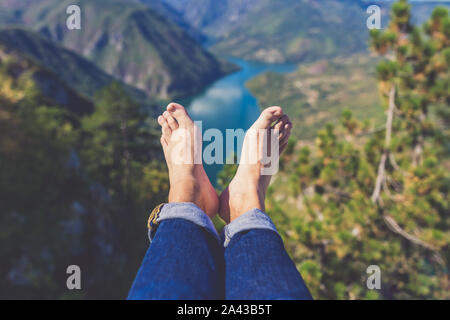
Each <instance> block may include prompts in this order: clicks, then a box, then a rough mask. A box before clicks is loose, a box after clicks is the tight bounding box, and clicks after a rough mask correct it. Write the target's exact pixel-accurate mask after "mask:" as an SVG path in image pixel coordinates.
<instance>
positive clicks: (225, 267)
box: [128, 203, 312, 300]
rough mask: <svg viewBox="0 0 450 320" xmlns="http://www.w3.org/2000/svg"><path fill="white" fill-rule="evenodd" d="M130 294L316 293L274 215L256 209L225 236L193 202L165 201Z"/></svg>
mask: <svg viewBox="0 0 450 320" xmlns="http://www.w3.org/2000/svg"><path fill="white" fill-rule="evenodd" d="M157 221H158V222H159V227H158V229H157V231H156V232H155V233H149V237H150V240H151V244H150V247H149V249H148V251H147V253H146V255H145V257H144V260H143V262H142V265H141V267H140V269H139V271H138V274H137V276H136V279H135V280H134V283H133V285H132V287H131V290H130V292H129V295H128V299H133V300H134V299H167V300H173V299H185V300H192V299H207V300H216V299H233V300H241V299H243V300H259V299H312V297H311V294H310V293H309V290H308V288H307V287H306V285H305V283H304V281H303V279H302V277H301V276H300V274H299V272H298V271H297V269H296V267H295V265H294V263H293V262H292V260H291V259H290V258H289V256H288V254H287V253H286V250H285V248H284V245H283V241H282V239H281V237H280V236H279V235H278V233H277V231H276V229H275V226H274V225H273V223H272V221H271V220H270V218H269V217H268V216H267V215H266V214H264V213H263V212H262V211H260V210H256V209H255V210H252V211H250V212H247V213H245V214H243V215H242V216H241V217H239V218H237V219H235V220H234V221H233V222H231V223H230V224H229V225H227V226H226V227H225V228H224V232H223V236H222V238H220V237H219V235H218V234H217V232H216V231H215V229H214V227H213V224H212V222H211V220H210V219H209V217H208V216H206V214H205V213H203V212H202V211H201V210H200V209H199V208H198V207H197V206H195V205H194V204H192V203H178V204H169V205H165V206H164V207H163V209H162V210H161V213H160V217H158V219H157Z"/></svg>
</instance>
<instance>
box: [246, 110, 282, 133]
mask: <svg viewBox="0 0 450 320" xmlns="http://www.w3.org/2000/svg"><path fill="white" fill-rule="evenodd" d="M282 116H283V109H281V107H269V108H267V109H265V110H264V111H263V112H262V113H261V115H260V116H259V118H258V120H256V122H255V123H254V124H253V128H254V129H268V128H269V127H270V125H271V124H272V123H273V122H274V121H276V120H278V119H280V118H281V117H282Z"/></svg>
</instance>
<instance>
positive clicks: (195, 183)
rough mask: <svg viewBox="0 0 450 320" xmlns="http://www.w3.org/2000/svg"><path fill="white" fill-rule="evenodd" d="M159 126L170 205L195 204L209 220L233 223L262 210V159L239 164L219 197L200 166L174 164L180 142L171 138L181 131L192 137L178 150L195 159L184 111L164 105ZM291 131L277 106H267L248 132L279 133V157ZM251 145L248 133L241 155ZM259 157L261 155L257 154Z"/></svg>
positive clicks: (191, 126) (191, 131) (190, 127)
mask: <svg viewBox="0 0 450 320" xmlns="http://www.w3.org/2000/svg"><path fill="white" fill-rule="evenodd" d="M158 123H159V125H160V126H161V129H162V136H161V144H162V147H163V150H164V156H165V158H166V162H167V166H168V168H169V180H170V191H169V203H173V202H191V203H194V204H196V205H197V206H198V207H199V208H201V209H202V210H203V211H204V212H205V213H206V214H207V215H208V216H209V217H210V218H213V217H214V216H215V215H216V214H217V213H219V215H220V217H221V218H222V219H223V220H224V221H225V222H226V223H230V222H232V221H233V220H234V219H236V218H238V217H239V216H241V215H242V214H244V213H245V212H247V211H249V210H252V209H260V210H262V211H264V210H265V204H264V203H265V197H266V192H267V187H268V186H269V183H270V179H271V176H270V175H262V171H261V169H262V166H263V164H262V162H261V161H260V160H261V159H258V161H255V162H252V163H245V164H243V163H241V164H240V165H239V168H238V170H237V172H236V175H235V176H234V178H233V180H232V181H231V183H230V184H229V186H228V187H227V188H226V189H225V190H224V191H223V192H222V194H221V195H220V197H218V196H217V193H216V191H215V189H214V187H213V186H212V184H211V182H210V181H209V179H208V176H207V175H206V173H205V170H204V168H203V165H202V164H195V163H194V161H188V162H186V163H179V162H177V161H174V157H173V155H174V152H177V153H179V152H180V143H179V141H174V140H175V138H174V137H175V136H177V133H179V132H180V131H184V132H187V133H189V134H190V135H189V136H190V137H191V140H190V141H186V142H185V143H182V145H181V149H184V150H181V153H184V154H185V155H186V154H188V155H189V156H190V158H191V159H194V157H195V156H194V143H193V142H194V141H193V139H194V137H195V136H196V134H195V130H197V128H196V127H195V125H194V122H193V121H192V119H191V118H190V117H189V115H188V113H187V111H186V109H185V108H184V107H183V106H181V105H179V104H176V103H171V104H169V105H168V106H167V110H166V111H165V112H164V113H163V114H162V115H161V116H159V117H158ZM291 128H292V124H291V122H290V121H289V118H288V117H287V115H283V110H282V109H281V108H280V107H270V108H267V109H265V110H264V111H263V112H262V113H261V115H260V117H259V118H258V120H256V122H255V123H254V124H253V125H252V128H251V129H255V131H254V132H257V133H258V132H262V131H263V130H269V131H270V130H271V129H275V130H276V131H277V132H278V133H279V134H278V138H277V139H278V145H279V154H281V152H282V151H283V150H284V149H285V148H286V146H287V143H288V139H289V136H290V132H291ZM178 130H179V131H178ZM257 138H258V139H259V138H260V137H257ZM200 143H201V142H200ZM251 143H252V141H250V137H249V135H248V134H247V135H246V137H245V139H244V145H243V150H242V154H245V152H246V150H245V149H248V148H250V147H251V146H250V144H251ZM197 147H198V145H197ZM175 148H176V149H177V150H176V151H175ZM200 150H201V147H200ZM247 151H250V150H247ZM250 152H251V151H250ZM258 157H260V156H259V155H258Z"/></svg>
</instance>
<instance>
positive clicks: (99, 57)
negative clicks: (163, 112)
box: [0, 0, 229, 98]
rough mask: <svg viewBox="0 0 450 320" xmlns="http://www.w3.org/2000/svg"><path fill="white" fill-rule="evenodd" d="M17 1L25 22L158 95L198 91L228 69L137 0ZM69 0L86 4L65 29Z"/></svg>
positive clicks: (164, 95) (135, 84) (126, 79)
mask: <svg viewBox="0 0 450 320" xmlns="http://www.w3.org/2000/svg"><path fill="white" fill-rule="evenodd" d="M5 1H6V2H9V1H8V0H3V2H5ZM22 1H23V3H26V1H24V0H22ZM1 2H2V1H1V0H0V4H1ZM19 2H20V1H19ZM19 4H20V3H19ZM19 4H14V3H13V4H10V7H11V8H14V7H16V10H17V11H20V10H21V11H20V12H21V14H20V19H21V21H22V23H25V24H26V25H27V26H30V27H31V28H33V29H34V30H38V31H40V32H41V33H43V34H44V35H46V36H47V37H48V38H49V39H51V40H54V41H56V42H59V43H61V44H62V45H63V46H64V47H66V48H68V49H70V50H73V51H75V52H77V53H79V54H81V55H83V56H84V57H86V58H88V59H89V60H90V61H92V62H94V63H95V64H96V65H98V66H99V67H100V68H101V69H103V70H104V71H106V72H107V73H108V74H111V75H113V76H115V77H117V78H119V79H122V80H123V81H124V82H126V83H128V84H130V85H133V86H135V87H138V88H140V89H142V90H145V91H146V93H147V94H148V95H151V96H154V97H155V96H156V97H159V98H168V97H171V96H183V95H188V94H191V93H194V92H197V91H199V90H201V89H202V88H203V87H204V86H205V85H207V84H209V83H210V82H211V81H213V80H215V79H216V78H218V77H220V76H222V75H223V74H225V73H226V72H228V71H229V69H228V67H229V65H224V64H223V63H221V62H219V61H218V60H217V59H216V58H215V57H214V56H213V55H211V54H210V53H208V52H207V51H205V50H204V49H202V48H201V47H200V45H199V44H197V42H196V41H195V40H194V39H192V38H191V37H190V36H189V35H188V34H187V33H186V32H184V31H183V30H182V29H181V28H180V27H178V26H177V25H176V24H174V23H171V22H169V21H168V20H167V19H166V18H164V17H163V16H161V15H160V14H158V13H157V12H155V11H154V10H152V9H150V8H149V7H148V6H146V5H143V4H139V3H136V2H135V1H126V0H108V1H107V0H96V1H89V0H79V1H70V0H64V1H60V0H37V1H33V2H32V3H31V4H30V5H29V6H22V8H21V9H20V7H19ZM69 4H78V5H79V6H80V8H82V29H81V30H72V31H70V30H68V29H67V28H66V18H67V14H66V8H67V6H68V5H69ZM17 8H18V9H17Z"/></svg>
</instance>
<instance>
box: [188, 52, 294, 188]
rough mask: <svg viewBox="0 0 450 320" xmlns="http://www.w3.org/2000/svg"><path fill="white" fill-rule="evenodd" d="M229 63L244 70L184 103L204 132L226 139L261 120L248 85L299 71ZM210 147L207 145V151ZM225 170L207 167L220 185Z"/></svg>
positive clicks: (243, 62) (223, 79)
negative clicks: (269, 75) (261, 77)
mask: <svg viewBox="0 0 450 320" xmlns="http://www.w3.org/2000/svg"><path fill="white" fill-rule="evenodd" d="M229 60H230V61H231V62H233V63H235V64H237V65H238V66H239V67H240V68H241V69H240V71H238V72H235V73H233V74H230V75H227V76H225V77H223V78H221V79H219V80H217V81H216V82H214V83H213V84H211V85H210V86H209V87H208V88H206V89H205V90H204V91H203V92H202V93H200V94H198V95H196V96H194V97H192V98H190V99H188V100H185V101H183V102H182V103H184V105H185V106H187V108H188V111H189V114H190V115H191V117H192V118H193V120H194V121H202V129H203V132H205V130H207V129H210V128H217V129H219V130H220V131H221V132H222V133H223V135H224V136H225V134H224V133H225V130H226V129H239V128H242V129H244V130H247V129H248V128H249V127H250V126H251V124H252V123H253V122H254V121H255V120H256V119H257V118H258V115H259V113H260V107H259V106H258V102H257V100H256V99H255V97H254V96H252V94H251V93H250V91H249V90H248V89H247V88H246V86H245V83H246V82H247V81H249V80H250V79H252V78H253V77H255V76H257V75H258V74H260V73H262V72H266V71H272V72H279V73H288V72H293V71H295V69H296V66H295V65H288V64H266V63H256V62H249V61H245V60H240V59H235V58H231V59H229ZM209 143H210V142H206V143H204V147H205V145H207V144H209ZM224 145H225V143H224ZM237 147H238V148H240V147H241V146H237ZM224 154H226V153H225V151H224ZM221 169H222V165H220V164H213V165H205V170H206V173H207V174H208V176H209V178H210V180H211V182H213V184H215V183H216V178H217V173H218V172H219V171H220V170H221Z"/></svg>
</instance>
